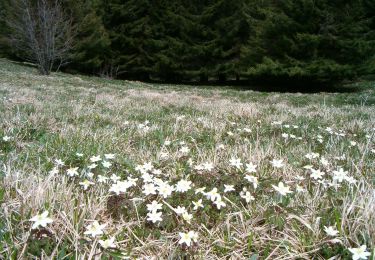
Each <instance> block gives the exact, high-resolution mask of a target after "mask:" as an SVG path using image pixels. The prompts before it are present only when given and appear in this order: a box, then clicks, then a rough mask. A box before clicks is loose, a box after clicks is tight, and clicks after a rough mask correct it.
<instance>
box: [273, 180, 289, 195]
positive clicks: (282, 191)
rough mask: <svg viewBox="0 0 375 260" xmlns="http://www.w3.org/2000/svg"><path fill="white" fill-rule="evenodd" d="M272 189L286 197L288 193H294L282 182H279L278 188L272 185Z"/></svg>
mask: <svg viewBox="0 0 375 260" xmlns="http://www.w3.org/2000/svg"><path fill="white" fill-rule="evenodd" d="M272 187H273V188H274V189H275V190H276V191H277V192H278V193H280V194H281V195H282V196H286V195H287V194H288V193H293V191H291V190H290V189H289V187H288V186H286V185H284V183H282V182H279V184H278V186H275V185H272Z"/></svg>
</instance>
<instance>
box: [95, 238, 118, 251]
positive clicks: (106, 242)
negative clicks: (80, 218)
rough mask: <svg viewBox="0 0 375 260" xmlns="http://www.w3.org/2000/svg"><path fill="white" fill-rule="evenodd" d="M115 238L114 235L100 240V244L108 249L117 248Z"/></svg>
mask: <svg viewBox="0 0 375 260" xmlns="http://www.w3.org/2000/svg"><path fill="white" fill-rule="evenodd" d="M114 242H115V238H114V237H112V238H108V239H106V240H99V244H100V245H101V246H102V247H103V248H104V249H107V248H115V247H116V245H115V243H114Z"/></svg>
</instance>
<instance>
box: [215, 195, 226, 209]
mask: <svg viewBox="0 0 375 260" xmlns="http://www.w3.org/2000/svg"><path fill="white" fill-rule="evenodd" d="M214 204H215V205H216V208H217V209H221V208H224V207H225V206H226V205H227V204H225V202H224V201H223V200H222V199H221V196H220V195H219V196H218V197H217V198H216V200H215V201H214Z"/></svg>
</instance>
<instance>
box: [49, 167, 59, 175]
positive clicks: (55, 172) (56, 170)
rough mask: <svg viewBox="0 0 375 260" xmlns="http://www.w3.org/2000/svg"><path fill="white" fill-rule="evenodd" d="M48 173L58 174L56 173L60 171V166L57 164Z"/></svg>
mask: <svg viewBox="0 0 375 260" xmlns="http://www.w3.org/2000/svg"><path fill="white" fill-rule="evenodd" d="M48 173H49V174H51V175H56V174H58V173H59V168H58V167H56V166H55V167H53V168H52V170H50V171H49V172H48Z"/></svg>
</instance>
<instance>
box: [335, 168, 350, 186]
mask: <svg viewBox="0 0 375 260" xmlns="http://www.w3.org/2000/svg"><path fill="white" fill-rule="evenodd" d="M347 177H348V172H346V171H344V169H343V168H339V170H338V171H333V180H334V181H338V182H339V183H341V182H342V181H343V180H345V179H346V178H347Z"/></svg>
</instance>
